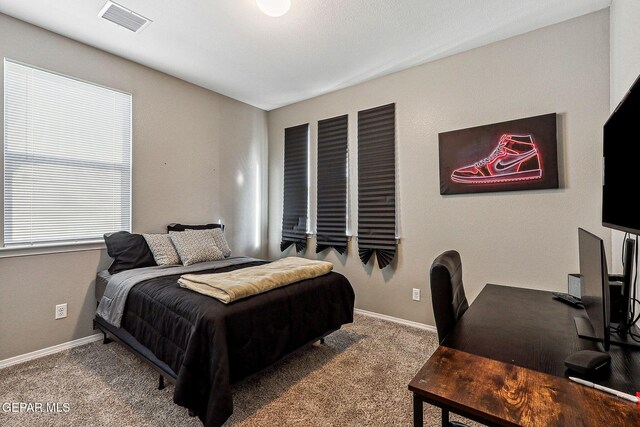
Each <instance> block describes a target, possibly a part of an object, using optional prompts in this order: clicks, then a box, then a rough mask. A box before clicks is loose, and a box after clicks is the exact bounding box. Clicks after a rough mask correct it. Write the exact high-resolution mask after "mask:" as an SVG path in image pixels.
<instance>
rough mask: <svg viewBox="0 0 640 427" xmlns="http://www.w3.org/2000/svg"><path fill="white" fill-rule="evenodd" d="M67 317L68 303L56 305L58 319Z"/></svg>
mask: <svg viewBox="0 0 640 427" xmlns="http://www.w3.org/2000/svg"><path fill="white" fill-rule="evenodd" d="M65 317H67V303H66V302H65V303H64V304H58V305H56V320H58V319H64V318H65Z"/></svg>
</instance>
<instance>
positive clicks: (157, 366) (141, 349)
mask: <svg viewBox="0 0 640 427" xmlns="http://www.w3.org/2000/svg"><path fill="white" fill-rule="evenodd" d="M93 329H97V330H99V331H100V332H102V335H103V339H102V343H103V344H109V343H110V342H112V341H114V340H115V341H117V342H119V343H121V344H122V345H123V346H124V347H125V348H126V349H127V350H129V351H130V352H131V353H133V354H134V355H136V356H137V357H139V358H140V359H141V360H142V361H143V362H144V363H146V364H147V365H149V366H150V367H151V368H153V369H154V370H155V371H156V372H158V374H159V377H158V390H162V389H164V388H165V380H166V381H168V382H170V383H171V384H175V383H176V379H177V378H178V375H177V374H176V373H175V372H173V370H172V369H171V368H170V367H169V366H168V365H167V364H166V363H164V362H163V361H161V360H160V359H158V358H157V357H156V356H155V355H154V354H153V353H152V352H151V350H149V349H148V348H146V347H145V346H144V345H142V344H140V342H139V341H138V340H136V339H135V338H134V337H133V335H131V334H130V333H129V332H127V331H126V330H124V329H122V328H116V327H115V326H113V325H110V324H109V323H107V322H106V321H105V320H104V319H102V318H101V317H98V316H96V317H95V318H94V319H93ZM338 329H339V328H338ZM338 329H332V330H330V331H329V332H326V333H324V334H323V335H322V336H319V337H317V338H315V339H313V340H311V341H309V342H308V343H306V344H304V345H302V346H300V347H299V348H297V349H296V350H293V351H291V352H289V353H286V354H284V355H283V356H282V357H281V358H280V359H278V361H280V360H283V359H285V358H287V357H289V356H290V355H292V354H294V353H296V352H297V351H299V350H301V349H303V348H307V347H309V346H311V345H313V343H315V342H318V341H319V342H320V344H324V338H325V337H326V336H327V335H329V334H332V333H334V332H335V331H337V330H338ZM265 369H266V368H265ZM263 370H264V369H263ZM263 370H260V371H258V372H255V373H254V374H252V375H256V374H258V373H260V372H262V371H263ZM189 416H191V417H194V416H195V413H194V412H193V411H192V410H191V409H189Z"/></svg>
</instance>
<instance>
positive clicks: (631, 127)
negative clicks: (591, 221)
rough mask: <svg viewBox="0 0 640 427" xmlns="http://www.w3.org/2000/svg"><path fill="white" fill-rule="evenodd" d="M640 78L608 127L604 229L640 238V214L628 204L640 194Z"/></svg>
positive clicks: (603, 193) (603, 199) (603, 189)
mask: <svg viewBox="0 0 640 427" xmlns="http://www.w3.org/2000/svg"><path fill="white" fill-rule="evenodd" d="M638 124H640V78H638V79H637V80H636V82H635V83H634V84H633V86H631V89H630V90H629V92H628V93H627V95H626V96H625V98H624V99H623V100H622V102H620V104H619V105H618V107H617V108H616V110H615V111H614V112H613V114H612V115H611V117H610V118H609V120H607V123H605V125H604V135H603V136H604V139H603V151H604V153H603V155H604V165H603V167H604V170H603V182H602V225H604V226H605V227H610V228H614V229H617V230H622V231H626V232H629V233H632V234H640V212H638V211H637V210H634V209H631V208H629V203H628V201H629V200H631V199H633V198H636V197H637V195H638V194H639V191H640V164H639V160H638V159H640V136H639V135H640V134H639V133H638V130H637V129H636V128H637V127H638Z"/></svg>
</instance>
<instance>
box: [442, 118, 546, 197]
mask: <svg viewBox="0 0 640 427" xmlns="http://www.w3.org/2000/svg"><path fill="white" fill-rule="evenodd" d="M439 140H440V141H439V143H440V146H439V148H440V194H461V193H480V192H488V191H513V190H531V189H542V188H558V166H557V140H556V115H555V114H547V115H544V116H537V117H531V118H527V119H520V120H512V121H510V122H503V123H496V124H493V125H486V126H480V127H476V128H470V129H463V130H458V131H452V132H445V133H441V134H440V135H439Z"/></svg>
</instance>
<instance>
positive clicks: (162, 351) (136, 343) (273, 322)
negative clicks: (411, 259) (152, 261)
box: [94, 257, 355, 427]
mask: <svg viewBox="0 0 640 427" xmlns="http://www.w3.org/2000/svg"><path fill="white" fill-rule="evenodd" d="M212 263H213V264H212ZM212 263H203V264H202V265H201V266H190V268H187V267H183V268H187V269H188V272H191V273H193V272H194V271H197V273H198V274H200V273H202V274H205V273H223V272H228V271H232V270H236V269H242V268H246V267H251V266H257V265H261V264H266V263H267V261H261V260H255V259H252V258H246V257H235V258H233V257H232V258H230V260H225V262H222V263H220V262H218V261H213V262H212ZM216 263H218V264H216ZM136 270H139V271H136ZM156 270H157V271H158V272H159V273H158V275H157V276H155V275H154V271H156ZM168 273H174V274H168ZM124 274H128V275H129V276H130V277H134V276H136V275H138V276H139V277H141V279H140V281H139V283H136V284H135V285H134V286H132V287H131V289H130V290H129V291H128V295H127V296H126V303H125V304H124V309H123V311H122V316H121V320H120V322H119V324H117V323H116V325H114V322H112V321H108V320H107V319H106V317H108V316H101V315H100V314H99V313H100V310H98V312H97V314H96V317H95V320H94V325H95V327H96V328H97V329H100V330H101V331H102V332H103V333H104V334H105V342H108V341H109V339H108V337H112V338H114V339H116V340H118V341H120V342H122V343H123V344H124V345H125V346H126V347H127V348H128V349H129V350H131V351H132V352H133V353H135V354H136V355H138V356H140V357H142V358H143V359H144V360H145V361H146V362H148V363H149V364H151V366H153V367H154V369H156V370H157V371H158V372H159V373H160V385H159V387H163V378H167V379H168V380H170V381H172V382H174V383H175V390H174V396H173V400H174V402H175V403H176V404H178V405H181V406H184V407H186V408H188V409H189V413H190V415H196V416H198V417H199V418H200V420H201V421H202V422H203V424H204V425H205V426H207V427H209V426H219V425H222V424H224V422H225V421H226V420H227V419H228V417H229V416H230V415H231V414H232V412H233V399H232V395H231V384H232V383H234V382H237V381H239V380H241V379H243V378H245V377H247V376H248V375H251V374H253V373H256V372H258V371H260V370H262V369H264V368H266V367H268V366H270V365H271V364H273V363H274V362H276V361H278V360H279V359H281V358H283V357H284V356H286V355H288V354H290V353H292V352H294V351H295V350H297V349H299V348H301V347H303V346H305V345H307V344H310V343H313V342H315V341H318V340H320V339H322V338H323V337H325V336H326V335H328V334H329V333H331V332H333V331H336V330H338V329H339V328H340V327H341V326H342V325H344V324H346V323H351V322H352V321H353V308H354V299H355V295H354V291H353V288H352V287H351V285H350V283H349V281H348V280H347V279H346V278H345V277H344V276H342V275H340V274H338V273H335V272H330V273H328V274H325V275H323V276H319V277H316V278H313V279H306V280H302V281H299V282H296V283H293V284H291V285H288V286H283V287H280V288H277V289H273V290H270V291H268V292H265V293H261V294H258V295H254V296H251V297H249V298H245V299H241V300H239V301H235V302H233V303H230V304H223V303H222V302H220V301H218V300H216V299H214V298H211V297H209V296H206V295H202V294H200V293H196V292H193V291H191V290H189V289H185V288H182V287H180V286H179V285H178V279H179V278H180V276H181V274H182V272H177V270H166V269H163V268H162V267H146V268H140V269H134V270H129V271H128V272H124V273H117V274H114V275H110V274H109V273H108V272H106V271H103V272H100V273H98V276H97V279H96V300H97V301H101V300H103V296H104V294H105V292H106V291H107V286H108V283H109V282H110V281H114V280H115V279H117V278H118V275H121V276H122V275H124ZM140 275H141V276H140ZM151 276H154V277H151Z"/></svg>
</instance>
